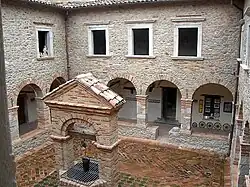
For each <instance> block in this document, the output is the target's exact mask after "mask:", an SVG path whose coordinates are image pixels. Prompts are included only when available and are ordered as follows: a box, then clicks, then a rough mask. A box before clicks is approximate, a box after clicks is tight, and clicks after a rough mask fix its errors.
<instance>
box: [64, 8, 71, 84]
mask: <svg viewBox="0 0 250 187" xmlns="http://www.w3.org/2000/svg"><path fill="white" fill-rule="evenodd" d="M68 18H69V10H68V9H67V10H66V12H65V19H64V23H65V48H66V63H67V78H68V80H69V79H70V64H69V43H68Z"/></svg>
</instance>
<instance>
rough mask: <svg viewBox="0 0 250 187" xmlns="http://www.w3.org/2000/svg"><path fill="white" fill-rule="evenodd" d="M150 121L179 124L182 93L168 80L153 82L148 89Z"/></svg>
mask: <svg viewBox="0 0 250 187" xmlns="http://www.w3.org/2000/svg"><path fill="white" fill-rule="evenodd" d="M146 94H147V95H148V121H149V122H159V123H168V124H179V121H180V115H181V102H180V99H181V93H180V90H179V89H178V88H177V86H176V85H175V84H173V83H171V82H169V81H166V80H158V81H155V82H153V83H152V84H150V85H149V87H148V88H147V91H146Z"/></svg>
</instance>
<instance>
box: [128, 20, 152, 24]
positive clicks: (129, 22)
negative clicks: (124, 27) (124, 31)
mask: <svg viewBox="0 0 250 187" xmlns="http://www.w3.org/2000/svg"><path fill="white" fill-rule="evenodd" d="M156 21H157V19H147V20H125V21H124V23H125V24H138V23H155V22H156Z"/></svg>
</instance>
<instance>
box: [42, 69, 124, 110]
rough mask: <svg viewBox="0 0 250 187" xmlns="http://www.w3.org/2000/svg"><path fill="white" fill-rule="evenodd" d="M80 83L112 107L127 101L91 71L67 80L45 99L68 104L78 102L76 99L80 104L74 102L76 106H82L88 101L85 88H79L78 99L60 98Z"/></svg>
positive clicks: (49, 101) (50, 101)
mask: <svg viewBox="0 0 250 187" xmlns="http://www.w3.org/2000/svg"><path fill="white" fill-rule="evenodd" d="M78 85H81V86H82V87H83V88H84V89H85V90H86V91H88V93H93V94H94V95H95V98H96V99H97V100H99V99H98V98H102V100H105V101H106V102H107V103H108V104H109V105H110V106H111V107H112V108H117V107H120V106H121V105H123V104H124V103H125V100H124V99H123V98H122V97H121V96H119V95H118V94H116V93H115V92H113V91H112V90H111V89H110V88H109V87H107V86H106V85H105V84H104V83H102V82H101V81H100V80H98V79H97V78H95V77H94V76H93V75H92V74H91V73H87V74H81V75H78V76H77V77H75V78H74V79H72V80H70V81H67V82H66V83H64V84H62V85H60V86H59V87H57V88H56V89H54V90H52V91H51V92H49V93H48V94H46V95H45V96H44V98H43V100H45V102H46V101H47V102H48V103H54V104H56V103H61V104H67V105H72V103H76V102H75V101H77V103H78V104H74V106H78V105H79V106H80V105H81V104H83V105H84V104H85V103H86V100H83V99H84V98H82V97H84V93H85V92H84V91H83V90H84V89H81V88H80V89H79V90H80V91H77V92H76V93H77V94H78V95H75V96H74V97H73V98H75V99H76V100H67V101H66V99H65V97H64V98H62V99H61V100H60V99H59V100H58V98H59V97H61V95H66V94H67V92H70V91H71V90H72V89H73V87H76V86H78ZM81 93H82V95H81ZM87 95H89V94H87ZM85 96H86V95H85ZM90 97H92V96H90Z"/></svg>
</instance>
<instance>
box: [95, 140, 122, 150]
mask: <svg viewBox="0 0 250 187" xmlns="http://www.w3.org/2000/svg"><path fill="white" fill-rule="evenodd" d="M120 141H121V140H118V141H116V142H115V143H114V144H113V145H110V146H107V145H102V144H99V143H97V142H94V145H96V147H97V148H99V149H107V150H112V149H114V148H115V147H116V146H118V144H119V143H120Z"/></svg>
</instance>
